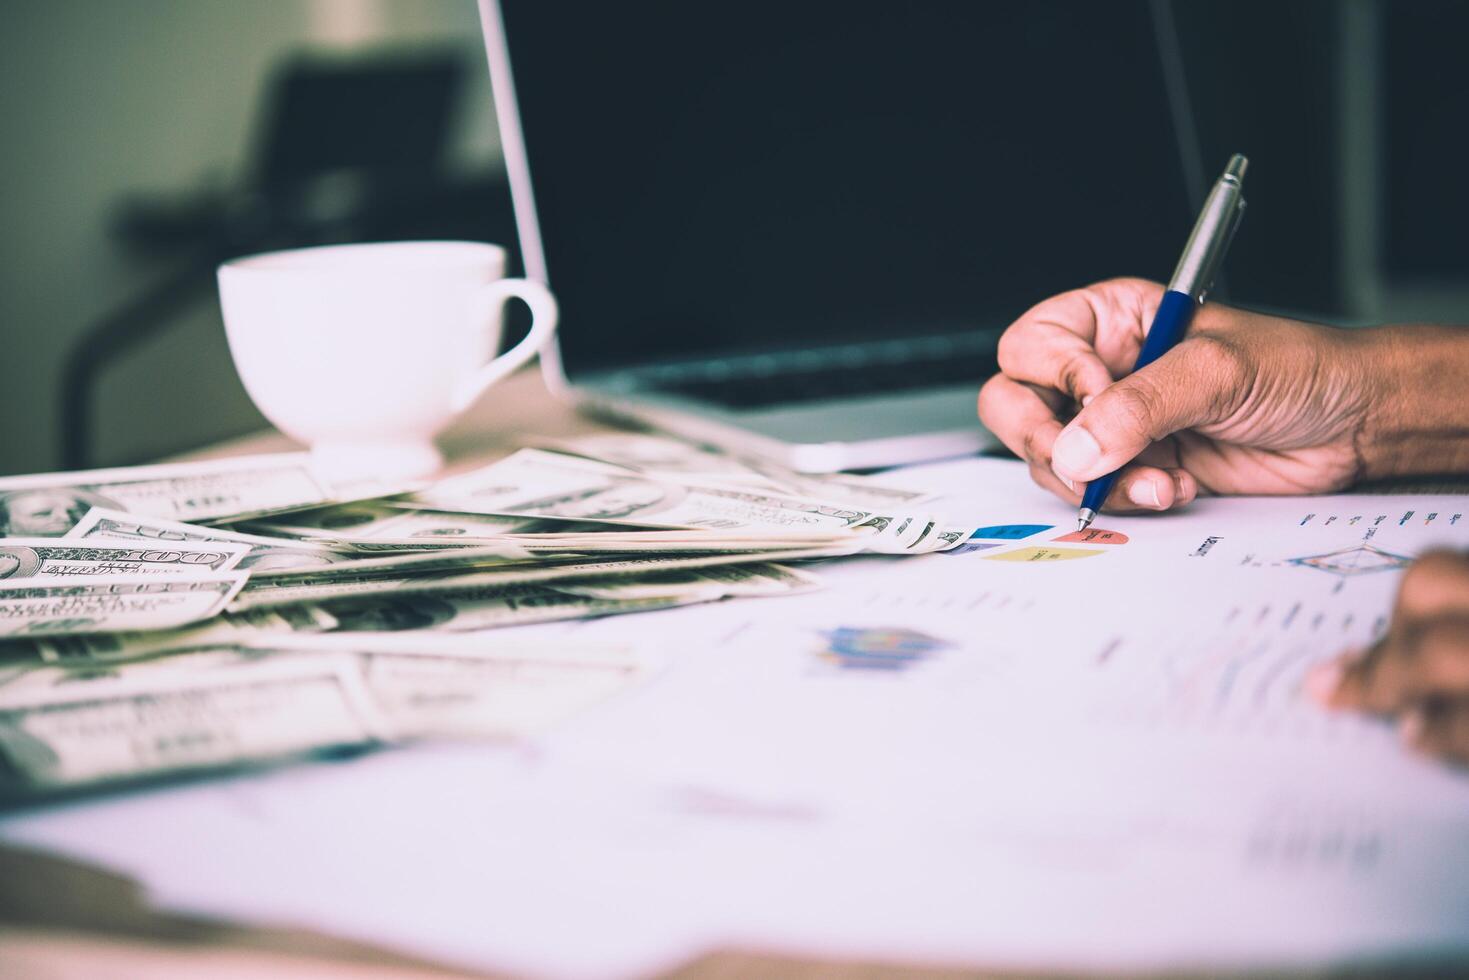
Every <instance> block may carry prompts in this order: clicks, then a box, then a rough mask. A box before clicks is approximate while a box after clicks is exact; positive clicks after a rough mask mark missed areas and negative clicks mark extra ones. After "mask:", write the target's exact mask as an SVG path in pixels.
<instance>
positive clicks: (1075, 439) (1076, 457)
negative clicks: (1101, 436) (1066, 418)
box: [1051, 425, 1102, 479]
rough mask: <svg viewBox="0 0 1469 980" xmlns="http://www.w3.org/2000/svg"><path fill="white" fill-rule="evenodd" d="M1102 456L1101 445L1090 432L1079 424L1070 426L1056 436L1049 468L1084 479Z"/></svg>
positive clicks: (1057, 473)
mask: <svg viewBox="0 0 1469 980" xmlns="http://www.w3.org/2000/svg"><path fill="white" fill-rule="evenodd" d="M1101 458H1102V447H1101V446H1099V445H1097V440H1096V439H1094V438H1092V434H1091V433H1090V432H1088V431H1086V430H1085V429H1083V428H1082V427H1081V426H1079V425H1077V426H1072V427H1071V428H1069V429H1067V430H1066V431H1064V432H1062V433H1061V435H1060V436H1058V437H1057V438H1056V445H1055V446H1053V447H1052V448H1051V468H1052V469H1054V470H1056V475H1057V476H1060V475H1061V471H1062V470H1065V471H1066V473H1069V474H1071V476H1072V477H1073V478H1076V479H1086V478H1087V476H1088V474H1091V473H1092V470H1093V469H1094V468H1095V467H1096V465H1097V462H1098V461H1099V460H1101Z"/></svg>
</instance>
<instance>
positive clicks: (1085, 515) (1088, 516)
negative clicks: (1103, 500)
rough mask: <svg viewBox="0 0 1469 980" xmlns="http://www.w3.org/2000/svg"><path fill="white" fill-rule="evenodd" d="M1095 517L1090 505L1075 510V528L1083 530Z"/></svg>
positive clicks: (1095, 513)
mask: <svg viewBox="0 0 1469 980" xmlns="http://www.w3.org/2000/svg"><path fill="white" fill-rule="evenodd" d="M1096 519H1097V512H1096V511H1094V510H1092V509H1091V508H1090V507H1083V508H1081V510H1079V511H1077V512H1076V529H1077V530H1078V531H1085V530H1086V529H1087V528H1089V527H1091V526H1092V521H1094V520H1096Z"/></svg>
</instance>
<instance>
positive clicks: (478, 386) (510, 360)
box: [454, 279, 558, 412]
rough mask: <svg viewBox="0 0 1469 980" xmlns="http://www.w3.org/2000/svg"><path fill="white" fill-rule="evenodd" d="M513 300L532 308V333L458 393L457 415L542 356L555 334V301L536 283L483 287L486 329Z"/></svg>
mask: <svg viewBox="0 0 1469 980" xmlns="http://www.w3.org/2000/svg"><path fill="white" fill-rule="evenodd" d="M512 299H518V300H520V301H521V302H522V303H524V304H525V305H526V306H528V307H530V312H531V324H530V331H529V332H528V333H527V334H526V335H525V339H523V340H521V342H520V343H518V344H516V345H515V346H514V347H512V348H510V349H509V350H507V351H506V352H505V353H503V354H501V355H500V356H499V357H497V358H495V359H494V360H492V361H490V362H489V363H488V364H486V365H484V366H483V367H481V368H480V369H479V370H478V371H476V372H474V374H473V375H471V376H470V377H469V378H468V379H466V380H465V381H464V382H463V383H462V384H460V385H459V386H458V388H456V389H455V391H454V411H456V412H462V411H464V409H466V408H468V407H469V406H470V405H472V404H474V401H475V399H477V398H479V396H480V395H482V394H484V393H485V390H486V389H487V388H489V387H490V386H491V385H493V384H494V383H495V382H496V381H499V380H500V379H501V378H503V377H505V376H506V375H507V374H509V373H511V372H512V371H514V370H515V369H517V368H519V367H520V366H521V365H522V364H524V363H525V362H526V361H528V360H530V359H531V357H533V356H534V355H535V354H537V353H539V352H540V350H541V348H542V347H544V346H546V342H547V341H549V340H550V339H551V335H552V334H553V333H555V332H556V320H557V316H558V313H557V306H556V297H555V296H552V295H551V291H550V290H549V289H547V288H546V287H545V286H543V285H541V284H540V283H538V282H536V281H535V280H534V279H497V280H495V281H494V282H492V283H489V284H488V285H486V286H485V287H484V292H482V293H481V294H480V298H479V303H480V305H481V308H482V313H481V316H482V317H483V318H484V322H485V325H486V328H488V327H489V326H490V325H492V324H494V323H495V322H496V321H497V320H498V319H499V317H500V315H501V313H502V311H503V309H504V306H505V303H506V302H507V301H509V300H512ZM496 332H497V333H498V331H496Z"/></svg>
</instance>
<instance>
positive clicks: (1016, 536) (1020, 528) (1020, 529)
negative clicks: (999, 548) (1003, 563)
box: [970, 524, 1056, 541]
mask: <svg viewBox="0 0 1469 980" xmlns="http://www.w3.org/2000/svg"><path fill="white" fill-rule="evenodd" d="M1055 526H1056V525H1054V524H996V525H994V526H992V527H982V528H980V529H979V530H978V531H975V532H974V533H973V534H972V535H970V537H971V538H972V539H973V538H977V539H979V540H984V541H1019V540H1020V539H1021V538H1028V537H1030V536H1031V535H1032V534H1039V533H1041V532H1042V531H1049V530H1050V529H1051V528H1053V527H1055Z"/></svg>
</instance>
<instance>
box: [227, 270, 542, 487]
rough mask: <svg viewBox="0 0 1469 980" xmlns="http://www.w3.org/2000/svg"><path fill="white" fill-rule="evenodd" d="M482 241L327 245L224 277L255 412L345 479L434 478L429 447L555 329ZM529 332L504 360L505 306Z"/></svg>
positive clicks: (536, 293) (230, 324)
mask: <svg viewBox="0 0 1469 980" xmlns="http://www.w3.org/2000/svg"><path fill="white" fill-rule="evenodd" d="M504 276H505V250H504V249H503V248H500V247H499V246H498V245H488V244H484V243H482V242H385V243H381V244H369V245H332V246H326V247H322V248H303V249H296V250H292V251H287V252H272V253H268V254H264V255H253V256H249V257H247V258H241V259H234V260H232V261H230V262H226V263H225V264H223V265H222V266H220V267H219V296H220V305H221V307H222V308H223V311H224V323H225V333H226V335H227V336H228V338H229V346H230V352H231V354H233V355H234V360H235V367H236V369H237V370H238V371H239V373H240V380H241V381H242V382H244V385H245V390H246V391H247V392H249V394H250V397H251V399H253V400H254V402H255V405H256V407H258V408H259V409H260V411H261V412H262V413H263V414H264V415H265V417H266V418H267V419H269V420H270V421H271V422H272V423H273V424H274V425H275V426H276V427H277V428H279V429H280V430H281V431H282V432H284V433H286V434H287V435H289V436H292V437H293V438H295V439H298V440H300V441H301V442H304V443H307V444H308V445H310V446H311V450H312V454H313V456H314V457H315V458H316V460H317V461H318V463H319V464H320V465H321V466H322V467H323V468H324V469H325V470H326V471H327V472H329V473H331V474H332V475H334V476H340V477H344V478H346V477H359V476H377V477H382V478H384V479H387V478H411V477H417V476H427V475H429V474H431V473H432V472H433V471H434V470H436V469H437V468H438V467H439V466H440V465H442V463H443V457H442V456H441V455H440V453H439V451H438V448H437V447H436V446H435V445H434V442H433V437H434V435H435V434H437V433H438V432H440V431H441V430H442V429H443V428H444V427H445V426H447V425H448V424H449V423H450V422H451V421H453V419H454V417H455V416H457V415H458V414H459V413H460V412H462V411H464V409H466V408H468V407H469V406H470V404H471V403H473V402H474V401H475V400H476V399H477V398H479V396H480V395H482V394H483V393H484V392H485V390H486V389H487V388H489V387H490V386H491V385H493V384H494V383H495V382H496V381H499V380H500V379H501V378H503V377H505V376H506V375H507V374H509V373H510V372H512V371H514V370H515V369H516V368H518V367H520V366H521V365H522V364H524V363H525V362H526V361H528V360H530V358H531V356H532V355H534V354H535V353H536V352H537V351H538V350H540V349H541V347H542V346H544V345H545V343H546V342H547V341H548V340H550V339H551V335H552V334H553V332H554V331H555V329H556V315H557V314H556V300H555V298H554V297H553V296H552V295H551V293H550V291H549V290H548V289H546V287H545V286H543V285H541V284H540V283H538V282H534V281H532V280H528V279H506V278H504ZM511 298H516V299H520V300H521V301H522V302H524V303H525V304H526V305H527V306H528V307H530V310H531V314H532V317H533V320H532V324H531V329H530V333H529V334H527V335H526V337H525V339H524V340H522V341H521V342H520V343H518V344H516V345H515V346H514V347H512V348H511V349H510V350H508V351H506V352H505V353H503V354H501V355H499V356H498V357H496V356H495V352H496V351H497V350H498V349H499V345H500V333H501V322H502V319H503V311H504V306H505V303H506V301H507V300H509V299H511Z"/></svg>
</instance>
